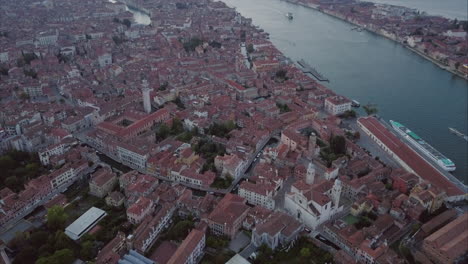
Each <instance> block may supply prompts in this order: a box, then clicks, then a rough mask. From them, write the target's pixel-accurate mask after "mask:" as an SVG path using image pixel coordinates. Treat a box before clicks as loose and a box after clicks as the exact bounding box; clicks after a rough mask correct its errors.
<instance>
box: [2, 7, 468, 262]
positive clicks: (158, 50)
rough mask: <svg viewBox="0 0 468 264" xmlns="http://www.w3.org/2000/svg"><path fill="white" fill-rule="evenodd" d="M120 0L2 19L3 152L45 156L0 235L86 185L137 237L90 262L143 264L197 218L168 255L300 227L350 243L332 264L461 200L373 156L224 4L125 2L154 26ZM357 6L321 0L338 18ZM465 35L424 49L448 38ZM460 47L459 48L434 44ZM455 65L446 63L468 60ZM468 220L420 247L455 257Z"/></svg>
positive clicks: (339, 100)
mask: <svg viewBox="0 0 468 264" xmlns="http://www.w3.org/2000/svg"><path fill="white" fill-rule="evenodd" d="M126 2H128V1H126ZM126 4H128V3H121V2H115V3H113V2H103V1H100V0H91V1H86V2H80V3H79V4H78V3H76V2H74V1H53V0H52V1H44V2H41V3H36V2H34V3H33V2H32V1H30V0H20V1H15V2H11V3H10V2H9V3H5V4H4V6H2V8H1V9H0V51H1V52H0V106H1V107H0V151H1V152H6V151H8V150H12V149H13V150H20V151H27V152H37V153H38V155H39V158H40V161H41V163H42V165H43V166H45V167H47V168H48V169H49V170H48V172H47V173H46V174H44V175H42V176H40V177H38V178H35V179H32V180H30V181H29V182H27V183H26V184H25V186H24V190H23V191H21V192H19V193H15V192H13V191H11V190H10V189H9V188H4V189H2V190H0V225H2V226H3V225H5V226H7V224H14V222H15V221H16V222H17V221H18V220H19V219H21V218H23V217H24V216H25V215H26V214H28V213H30V212H31V211H32V210H34V209H35V208H36V207H38V206H40V205H42V204H44V203H46V202H48V201H49V200H50V199H52V198H53V197H54V196H55V195H56V194H58V193H60V192H63V191H65V190H66V189H67V188H68V187H69V186H70V185H71V184H73V183H74V182H76V180H78V179H82V178H87V184H88V185H89V194H90V195H92V196H96V197H98V198H100V199H103V200H105V203H106V204H107V205H108V206H110V207H120V206H124V208H125V215H126V220H127V222H128V223H130V224H131V225H132V226H133V227H134V228H133V229H131V230H130V231H129V232H127V233H123V232H118V233H117V235H116V236H115V238H113V239H112V240H111V241H110V242H109V243H108V244H107V245H105V246H104V247H102V248H101V249H100V251H99V253H98V255H97V259H96V263H98V264H110V263H127V262H130V263H140V262H143V263H150V262H148V261H151V260H148V259H146V258H145V257H143V255H145V254H146V255H148V254H149V253H151V252H150V251H151V250H152V249H153V247H154V245H155V243H156V242H157V240H158V239H159V238H160V237H161V234H163V232H165V231H166V230H167V229H168V228H170V227H171V226H172V225H173V224H174V223H173V221H174V219H175V218H182V219H185V218H188V217H191V218H193V219H195V220H194V221H195V222H196V225H195V227H194V228H193V229H191V230H190V232H189V234H188V235H187V236H186V237H185V239H184V240H183V241H182V242H180V243H179V244H178V248H177V249H174V251H173V252H171V254H170V255H171V256H170V257H169V258H167V259H166V260H165V262H166V263H197V262H198V261H200V259H201V258H202V256H203V255H204V253H205V247H206V239H207V236H208V235H214V236H222V237H226V238H229V239H234V238H235V237H236V236H237V235H238V234H239V233H240V232H242V231H241V230H248V232H250V233H251V238H250V239H251V245H252V246H253V247H260V246H261V245H262V244H266V245H267V246H268V247H270V248H271V249H278V248H288V247H290V246H292V245H294V243H295V241H296V240H297V238H298V237H299V236H300V235H303V234H304V232H303V231H304V230H308V231H309V232H310V231H313V234H316V233H317V232H318V233H321V234H323V235H324V236H325V237H326V238H327V239H328V240H329V241H331V243H334V244H335V245H337V247H339V248H340V249H341V250H336V249H334V250H333V251H334V253H335V258H336V260H337V262H339V261H341V262H342V263H352V262H362V263H399V262H402V258H401V256H398V255H397V253H396V252H395V251H393V250H392V249H391V248H390V245H391V244H392V243H394V242H396V241H398V240H400V239H402V238H403V237H404V236H406V235H407V234H408V232H410V231H411V229H412V227H413V226H414V224H415V223H417V222H418V221H420V219H421V216H422V215H424V214H431V213H435V212H438V210H440V208H443V206H444V203H446V202H448V201H454V200H457V201H460V200H463V199H465V198H464V197H465V196H466V194H464V193H463V192H462V191H461V190H459V189H458V187H456V186H451V185H450V186H449V185H447V184H445V183H446V182H447V180H445V179H444V180H441V178H439V177H443V176H442V175H436V174H435V173H433V171H427V170H424V168H421V167H419V166H417V167H418V168H413V166H411V164H409V165H410V166H407V167H405V166H402V167H403V169H401V168H400V169H398V168H391V167H388V166H386V164H384V163H383V162H381V161H379V160H378V159H375V158H374V157H372V156H370V155H369V154H368V152H366V151H365V150H363V149H362V148H361V147H360V146H359V145H358V144H357V142H356V138H355V137H350V136H349V135H348V134H347V133H346V132H345V131H344V129H343V127H342V119H341V118H342V116H341V115H342V114H344V113H346V112H347V111H350V110H351V101H350V100H349V99H347V98H344V97H342V96H339V95H337V94H335V93H334V92H333V91H331V90H330V89H328V88H326V87H325V86H323V85H321V84H320V83H318V82H317V81H315V80H314V79H313V78H312V77H310V76H308V75H306V74H304V73H303V72H302V71H301V70H300V69H298V68H297V67H296V66H295V65H293V64H291V63H290V61H289V60H288V59H287V58H285V57H284V55H283V54H281V52H280V51H278V50H277V49H276V47H274V46H273V44H272V43H271V42H270V41H269V39H268V34H267V33H265V32H263V31H262V30H260V29H258V28H257V27H255V26H254V25H252V21H251V20H250V19H246V18H244V17H242V16H241V15H240V14H239V13H237V12H235V10H234V9H232V8H229V7H227V6H226V5H225V4H224V3H222V2H213V1H210V0H202V1H200V0H183V1H178V3H175V2H173V1H162V0H155V1H131V5H132V6H133V7H135V8H137V9H139V10H140V11H143V12H144V13H146V14H148V15H149V16H150V21H151V23H150V24H149V25H143V24H139V23H137V21H136V20H134V18H133V16H132V14H131V13H130V12H128V11H126V10H127V9H126ZM350 5H351V4H348V5H343V6H342V7H339V8H338V7H337V9H339V10H335V9H332V8H331V6H330V5H329V4H325V3H322V4H320V6H321V7H322V8H328V10H329V11H330V12H331V11H333V12H336V13H337V14H340V13H339V12H344V11H343V10H348V9H349V8H350V7H351V6H350ZM18 6H23V7H27V8H24V9H23V8H18ZM355 8H356V9H357V7H355ZM365 12H370V13H372V16H374V17H375V18H373V20H372V21H387V20H388V19H390V18H392V17H393V16H391V15H390V13H389V12H396V11H392V10H387V11H385V12H384V11H383V10H382V7H380V6H377V7H375V6H372V7H370V6H367V5H364V6H363V7H362V9H359V10H355V12H351V14H353V16H354V17H355V18H356V19H358V18H359V19H360V18H363V17H364V16H358V15H357V14H362V13H365ZM18 16H27V17H28V18H29V19H24V20H18V19H17V17H18ZM386 17H387V18H386ZM377 18H379V20H377ZM421 19H423V21H425V20H427V19H431V20H434V19H436V18H433V17H429V18H426V17H422V18H421ZM413 20H414V19H413ZM413 20H411V19H407V20H405V21H406V22H407V23H408V24H403V23H402V24H401V27H402V28H405V30H407V29H408V28H409V25H412V24H411V23H412V22H411V21H413ZM392 21H393V20H392ZM382 23H385V25H386V26H388V25H390V23H386V22H382ZM424 23H426V22H424ZM440 23H442V22H440ZM366 24H369V23H366ZM442 24H443V23H442ZM5 25H8V27H7V26H5ZM369 25H370V24H369ZM404 25H407V26H404ZM439 25H440V24H439ZM381 30H384V29H381ZM426 30H427V29H423V31H422V32H421V34H422V35H424V36H425V34H426V32H425V31H426ZM440 30H446V28H443V27H442V28H440ZM389 32H390V31H389ZM392 32H393V31H392ZM398 32H400V31H396V33H395V34H397V33H398ZM457 32H458V31H457V30H455V29H452V33H451V35H447V36H446V37H444V38H443V39H440V40H439V39H438V37H433V41H432V42H428V41H426V40H424V41H419V42H418V43H419V44H417V45H422V44H421V43H432V44H434V43H439V42H440V43H441V45H442V44H444V43H446V41H449V40H454V39H455V40H456V38H458V35H459V34H458V33H457ZM400 35H401V34H399V33H398V38H400V37H401V36H400ZM414 36H417V35H414ZM408 41H409V40H408ZM432 44H431V45H432ZM424 45H426V44H424ZM447 45H448V44H447ZM246 47H249V48H246ZM452 48H455V49H465V50H466V43H465V45H464V44H462V43H455V42H454V43H452V44H450V46H449V47H447V48H446V49H442V48H441V47H439V48H437V49H436V48H434V49H435V50H438V51H439V52H440V51H451V50H452ZM427 49H428V50H429V51H430V52H432V48H429V47H428V48H427ZM452 55H453V53H447V56H446V57H447V63H448V64H450V65H451V64H453V62H455V61H456V62H460V63H466V57H465V58H463V57H462V58H460V57H454V56H452ZM452 60H453V62H452ZM460 67H461V66H459V67H456V69H458V70H459V71H462V70H461V69H462V68H460ZM280 73H281V74H280ZM283 73H284V75H285V76H284V77H281V78H280V77H279V76H281V75H282V74H283ZM362 120H364V121H362ZM366 120H368V119H361V120H360V122H361V124H362V125H361V129H362V130H365V129H364V128H365V127H366V124H365V123H366ZM368 122H374V121H368ZM375 122H378V121H375ZM353 132H355V131H353ZM387 132H388V131H387ZM388 133H390V132H388ZM337 138H338V139H339V140H337ZM337 142H339V143H337ZM400 151H401V150H400ZM98 155H99V156H107V158H110V159H112V160H114V161H116V162H119V163H121V164H123V165H126V166H127V167H129V168H130V169H131V170H130V171H129V172H126V173H123V172H120V171H118V170H116V169H115V168H111V167H109V166H108V165H105V164H104V163H103V162H102V161H100V159H99V158H98ZM327 157H333V158H327ZM412 162H414V161H412ZM420 162H424V161H420ZM98 164H99V165H100V166H99V167H98ZM218 182H227V183H228V184H227V185H226V186H224V187H225V188H224V189H222V188H220V187H219V186H220V185H217V184H216V183H218ZM200 191H203V192H205V193H206V195H204V196H200ZM454 197H455V198H454ZM101 217H105V213H102V212H101V211H99V216H98V218H101ZM463 217H464V218H463ZM463 217H462V216H460V217H459V218H457V219H461V220H454V221H453V222H450V223H449V221H448V220H447V221H445V222H446V223H445V222H444V224H447V226H445V227H442V226H439V227H441V228H440V230H439V231H435V228H433V229H434V230H431V231H435V232H432V233H433V234H432V233H431V234H429V233H428V234H427V237H426V238H424V241H423V242H421V243H422V246H419V247H417V248H416V247H415V249H414V252H416V253H417V254H419V255H421V257H420V258H423V257H424V256H426V255H427V256H429V258H434V259H440V260H441V262H440V263H446V260H444V258H445V259H447V258H449V259H450V260H455V259H458V258H459V257H460V256H461V255H460V254H461V253H460V252H461V251H460V248H458V247H456V246H455V245H453V244H451V242H450V241H448V240H447V235H446V234H451V232H453V230H455V229H460V230H464V231H463V233H461V234H462V235H460V236H457V237H456V241H466V232H468V231H467V227H466V226H464V227H463V226H460V225H461V224H460V223H459V222H460V221H462V220H464V219H465V218H466V217H465V216H463ZM85 218H86V217H85ZM454 218H455V217H454ZM457 221H458V222H457ZM80 228H81V227H80V226H78V227H76V226H72V228H71V230H69V232H68V233H69V236H71V237H73V239H77V240H79V238H80V237H81V236H82V235H83V234H84V233H86V232H87V231H88V229H87V228H84V229H83V228H81V229H80ZM419 232H422V231H419ZM317 241H318V240H317ZM317 243H319V242H317ZM416 253H415V254H416ZM119 261H120V262H119ZM125 261H127V262H125ZM132 261H133V262H132ZM444 261H445V262H444Z"/></svg>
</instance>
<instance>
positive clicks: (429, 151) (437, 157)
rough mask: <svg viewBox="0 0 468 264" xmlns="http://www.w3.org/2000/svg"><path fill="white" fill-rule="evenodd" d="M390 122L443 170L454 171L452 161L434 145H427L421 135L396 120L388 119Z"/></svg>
mask: <svg viewBox="0 0 468 264" xmlns="http://www.w3.org/2000/svg"><path fill="white" fill-rule="evenodd" d="M390 124H391V125H392V127H393V128H394V129H395V131H396V132H398V133H399V134H400V135H402V136H403V137H405V138H406V139H407V140H408V142H410V143H411V144H412V145H413V146H415V147H416V148H418V149H419V150H421V151H422V153H424V154H425V155H426V156H427V157H429V158H430V159H432V160H433V161H435V162H436V163H437V164H438V165H439V166H441V167H442V168H443V169H444V170H446V171H454V170H455V169H456V167H455V163H453V161H451V160H450V159H448V158H447V157H445V156H444V155H442V153H440V152H439V151H438V150H436V149H435V148H434V147H432V146H431V145H429V144H428V143H427V142H426V141H424V140H423V139H422V138H421V137H419V136H418V135H416V133H414V132H413V131H411V130H410V129H408V128H407V127H405V126H404V125H402V124H400V123H398V122H396V121H393V120H390Z"/></svg>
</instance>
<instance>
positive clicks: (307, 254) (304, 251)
mask: <svg viewBox="0 0 468 264" xmlns="http://www.w3.org/2000/svg"><path fill="white" fill-rule="evenodd" d="M301 257H303V258H308V257H310V249H309V248H302V249H301Z"/></svg>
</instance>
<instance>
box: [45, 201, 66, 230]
mask: <svg viewBox="0 0 468 264" xmlns="http://www.w3.org/2000/svg"><path fill="white" fill-rule="evenodd" d="M67 219H68V215H67V213H65V210H64V209H63V207H60V206H58V205H54V206H52V207H51V208H50V209H49V210H47V226H48V227H49V228H50V229H51V230H58V229H63V228H64V227H65V222H66V221H67Z"/></svg>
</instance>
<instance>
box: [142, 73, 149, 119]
mask: <svg viewBox="0 0 468 264" xmlns="http://www.w3.org/2000/svg"><path fill="white" fill-rule="evenodd" d="M142 86H143V91H142V92H143V107H144V108H145V112H146V113H147V114H149V113H151V98H150V92H151V90H150V89H149V87H148V81H146V80H143V83H142Z"/></svg>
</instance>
